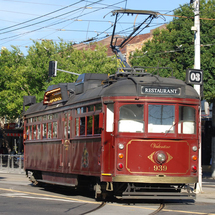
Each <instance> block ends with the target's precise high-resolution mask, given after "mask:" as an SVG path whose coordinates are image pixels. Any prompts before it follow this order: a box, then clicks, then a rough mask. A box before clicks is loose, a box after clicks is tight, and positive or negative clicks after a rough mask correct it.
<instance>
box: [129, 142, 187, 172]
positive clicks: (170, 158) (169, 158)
mask: <svg viewBox="0 0 215 215" xmlns="http://www.w3.org/2000/svg"><path fill="white" fill-rule="evenodd" d="M133 141H139V142H145V141H146V142H150V141H154V142H165V143H168V142H177V143H178V142H184V143H186V144H187V146H188V148H189V157H190V145H189V143H188V142H187V141H186V140H179V141H176V140H149V139H143V140H142V139H131V140H130V141H129V142H128V143H127V144H126V160H125V162H126V169H127V170H128V172H130V173H135V174H157V173H156V172H133V171H132V170H131V169H129V167H128V152H129V150H128V147H129V145H130V144H131V143H132V142H133ZM167 154H168V160H167V162H166V163H168V162H169V161H170V160H172V159H173V157H172V156H171V155H170V154H169V153H167ZM151 155H152V154H151ZM151 155H149V156H148V158H149V157H150V158H151V159H153V157H152V156H151ZM169 156H170V157H169ZM150 158H149V159H150ZM151 159H150V160H151ZM153 160H154V159H153ZM151 161H152V160H151ZM152 162H153V161H152ZM189 170H190V159H188V169H187V170H186V172H180V173H169V172H168V174H171V175H174V174H187V173H188V171H189Z"/></svg>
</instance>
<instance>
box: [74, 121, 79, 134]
mask: <svg viewBox="0 0 215 215" xmlns="http://www.w3.org/2000/svg"><path fill="white" fill-rule="evenodd" d="M75 134H76V136H79V118H75Z"/></svg>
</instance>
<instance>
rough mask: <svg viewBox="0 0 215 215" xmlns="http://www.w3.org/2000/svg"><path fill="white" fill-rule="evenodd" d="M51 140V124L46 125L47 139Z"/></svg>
mask: <svg viewBox="0 0 215 215" xmlns="http://www.w3.org/2000/svg"><path fill="white" fill-rule="evenodd" d="M51 138H52V123H51V122H50V123H48V139H51Z"/></svg>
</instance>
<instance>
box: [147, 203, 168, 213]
mask: <svg viewBox="0 0 215 215" xmlns="http://www.w3.org/2000/svg"><path fill="white" fill-rule="evenodd" d="M164 207H165V204H164V203H161V204H160V206H159V208H158V209H157V210H155V211H153V212H152V213H150V214H149V215H155V214H158V213H159V212H160V211H162V210H163V209H164Z"/></svg>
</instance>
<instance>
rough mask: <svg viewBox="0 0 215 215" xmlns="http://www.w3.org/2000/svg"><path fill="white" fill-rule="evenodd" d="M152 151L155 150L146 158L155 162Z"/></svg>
mask: <svg viewBox="0 0 215 215" xmlns="http://www.w3.org/2000/svg"><path fill="white" fill-rule="evenodd" d="M154 153H155V152H152V153H151V154H150V155H149V156H148V159H149V160H150V161H152V162H153V163H155V161H154V158H153V156H154Z"/></svg>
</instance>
